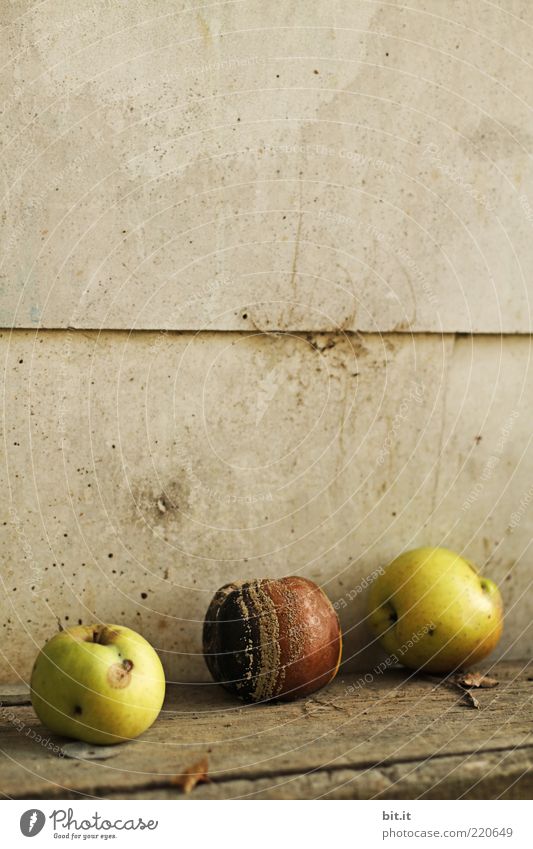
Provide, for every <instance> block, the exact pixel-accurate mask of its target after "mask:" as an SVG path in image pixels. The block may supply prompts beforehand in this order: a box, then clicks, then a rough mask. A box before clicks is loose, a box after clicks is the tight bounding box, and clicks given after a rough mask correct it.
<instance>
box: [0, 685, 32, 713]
mask: <svg viewBox="0 0 533 849" xmlns="http://www.w3.org/2000/svg"><path fill="white" fill-rule="evenodd" d="M15 705H19V706H20V705H31V699H30V690H29V687H28V685H27V684H2V686H1V687H0V707H13V706H15Z"/></svg>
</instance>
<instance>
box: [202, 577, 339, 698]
mask: <svg viewBox="0 0 533 849" xmlns="http://www.w3.org/2000/svg"><path fill="white" fill-rule="evenodd" d="M203 648H204V657H205V661H206V664H207V667H208V669H209V671H210V673H211V675H212V676H213V678H214V679H215V681H217V682H218V683H219V684H222V686H223V687H225V688H226V689H227V690H229V691H230V692H231V693H233V694H234V695H236V696H238V697H239V698H241V699H243V701H249V702H259V701H267V700H269V699H282V700H285V701H288V700H291V699H296V698H299V697H300V696H307V695H309V694H310V693H313V692H314V691H315V690H319V689H320V688H321V687H323V686H324V685H326V684H328V683H329V682H330V681H331V680H333V678H334V677H335V675H336V673H337V669H338V668H339V663H340V659H341V650H342V640H341V631H340V626H339V620H338V618H337V614H336V613H335V610H334V609H333V606H332V604H331V602H330V601H329V599H328V598H327V596H326V595H325V594H324V593H323V592H322V590H321V589H320V587H318V586H317V585H316V584H314V583H313V581H309V580H307V579H306V578H300V577H288V578H280V579H278V580H276V579H269V578H265V579H256V580H252V581H244V582H242V583H232V584H227V585H226V586H224V587H221V588H220V589H219V590H218V592H217V593H216V594H215V596H214V598H213V600H212V601H211V604H210V606H209V609H208V611H207V614H206V617H205V622H204V633H203Z"/></svg>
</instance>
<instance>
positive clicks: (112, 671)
mask: <svg viewBox="0 0 533 849" xmlns="http://www.w3.org/2000/svg"><path fill="white" fill-rule="evenodd" d="M132 669H133V661H131V660H123V661H122V663H114V664H113V665H112V666H110V667H109V669H108V672H107V680H108V681H109V684H110V685H111V687H114V688H115V689H117V690H123V689H124V687H127V686H128V685H129V683H130V681H131V670H132Z"/></svg>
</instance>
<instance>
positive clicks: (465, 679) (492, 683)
mask: <svg viewBox="0 0 533 849" xmlns="http://www.w3.org/2000/svg"><path fill="white" fill-rule="evenodd" d="M453 681H454V684H458V685H459V687H479V688H481V689H484V690H490V689H492V687H497V686H498V684H499V683H500V682H499V681H497V680H496V678H491V677H490V676H489V675H485V674H484V673H483V672H464V673H462V674H461V675H456V676H455V677H454V679H453Z"/></svg>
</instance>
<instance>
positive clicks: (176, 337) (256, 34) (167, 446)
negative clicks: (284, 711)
mask: <svg viewBox="0 0 533 849" xmlns="http://www.w3.org/2000/svg"><path fill="white" fill-rule="evenodd" d="M0 9H1V13H2V14H1V20H2V24H3V27H2V29H1V30H0V45H1V57H2V62H1V68H0V114H1V120H2V139H1V141H2V152H1V159H0V162H1V174H2V195H3V199H2V217H1V228H2V229H1V233H0V240H1V241H0V245H1V254H0V325H1V326H2V327H3V328H4V330H3V331H2V332H1V337H0V351H1V356H2V363H3V365H4V392H3V401H4V416H3V422H2V424H3V432H4V457H3V465H2V469H1V471H0V479H1V484H2V492H4V500H3V507H2V512H3V518H2V522H3V526H2V530H3V534H2V539H1V546H2V555H1V556H2V582H3V595H2V597H1V599H0V605H1V613H2V623H1V624H2V628H3V634H4V639H3V640H2V648H1V653H2V659H1V665H0V675H1V676H2V677H3V678H6V679H9V678H14V677H16V676H17V675H19V674H20V675H22V676H26V675H27V674H28V671H29V669H30V666H31V661H32V658H33V655H34V653H35V651H36V647H37V646H38V645H39V644H40V643H41V642H42V641H43V640H44V639H45V638H46V637H47V636H48V635H49V634H50V632H51V631H53V630H54V629H55V628H56V627H57V624H56V623H57V619H59V620H60V622H61V623H62V624H63V625H67V624H72V623H76V622H78V621H79V620H82V621H83V622H88V621H92V620H94V619H102V620H107V621H109V620H115V621H122V622H125V623H126V624H130V625H131V626H132V627H137V628H138V629H139V630H141V631H142V632H143V633H144V634H145V635H146V636H147V637H149V638H150V639H151V640H153V642H154V644H155V645H156V646H157V648H158V649H159V650H160V651H161V652H162V655H163V657H164V660H165V664H166V668H167V670H168V672H169V675H170V676H171V677H173V678H175V679H176V680H198V679H201V678H203V677H204V676H205V672H204V668H203V664H202V661H201V657H200V630H201V620H202V617H203V613H204V610H205V608H206V606H207V603H208V601H209V598H210V596H211V594H212V592H213V591H214V590H215V589H216V588H217V587H218V586H219V585H220V584H222V583H224V582H226V581H228V580H230V579H233V578H239V577H252V576H259V575H283V574H287V573H294V572H301V573H302V574H305V575H308V576H309V577H311V578H313V579H315V580H317V581H318V582H320V583H321V584H322V585H323V587H324V589H325V590H326V591H327V592H328V593H329V595H330V596H331V598H332V600H333V601H334V602H335V603H336V605H337V607H338V610H339V614H340V615H341V619H342V623H343V627H344V629H345V632H346V637H347V639H346V657H348V658H350V659H351V662H352V663H353V664H357V665H359V666H365V665H367V664H368V663H371V662H372V661H373V659H375V658H376V657H377V654H376V648H375V647H374V646H372V645H368V635H367V633H366V629H365V625H364V621H362V620H363V619H364V592H362V591H360V590H361V589H362V583H364V579H365V577H366V576H368V575H369V574H371V572H372V570H373V569H375V568H376V566H377V565H380V564H383V563H384V562H386V561H387V560H388V559H390V558H391V557H392V556H394V555H395V554H396V553H398V552H399V551H401V550H403V549H405V548H407V547H410V546H413V545H417V544H422V543H429V544H444V545H448V546H449V547H452V548H455V549H458V550H461V551H465V552H466V553H467V554H468V556H469V557H470V558H471V559H472V560H474V561H476V562H477V563H478V564H479V565H480V567H482V568H483V569H484V571H486V572H487V573H488V574H489V575H490V576H491V577H494V578H495V579H497V580H498V581H499V583H500V585H501V588H502V592H503V594H504V598H505V602H506V606H507V610H508V616H507V625H506V632H505V636H504V639H503V641H502V644H501V647H500V649H499V651H500V654H505V655H506V656H512V657H523V656H526V655H530V654H531V649H532V640H531V629H529V625H530V621H531V611H532V607H531V601H530V598H529V592H528V591H529V586H530V581H531V569H530V565H529V558H530V542H531V527H532V515H533V481H532V479H531V456H532V448H531V415H530V412H529V411H530V410H531V402H532V401H533V398H532V395H533V384H532V370H531V364H530V359H531V337H530V333H531V308H530V296H531V295H532V283H531V281H532V279H533V274H532V272H533V250H532V248H531V242H532V239H531V235H532V228H533V187H532V166H531V149H532V140H533V119H532V113H531V100H532V94H531V92H532V91H533V87H532V85H531V84H532V82H533V72H532V68H531V60H532V56H531V54H532V52H533V51H532V48H531V32H532V30H533V10H532V9H531V7H530V5H529V4H528V3H522V2H513V3H508V4H506V5H505V8H498V7H497V6H495V5H494V4H487V3H484V2H481V0H480V2H479V3H477V4H469V3H463V2H452V1H451V0H450V2H444V3H443V2H418V1H417V0H414V2H413V3H411V4H410V6H409V8H406V7H404V6H402V5H400V4H394V3H387V4H385V3H379V2H357V3H353V2H349V3H348V2H344V3H343V2H339V3H330V2H325V0H324V2H321V0H318V2H313V3H307V2H298V3H296V2H287V3H285V4H283V6H282V7H278V6H276V7H275V8H272V9H269V8H268V6H265V4H264V3H259V2H254V0H246V2H227V3H217V4H204V5H198V6H197V7H192V8H191V7H188V6H187V5H186V4H184V3H180V2H166V0H160V1H159V2H157V3H148V2H146V0H131V2H125V3H116V2H110V0H100V2H90V3H85V2H83V3H82V2H81V0H80V2H74V3H71V4H68V5H67V6H65V5H64V4H56V3H54V2H51V0H49V2H44V3H41V4H35V5H34V4H32V3H27V2H20V3H17V2H8V0H0ZM528 629H529V630H528Z"/></svg>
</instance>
